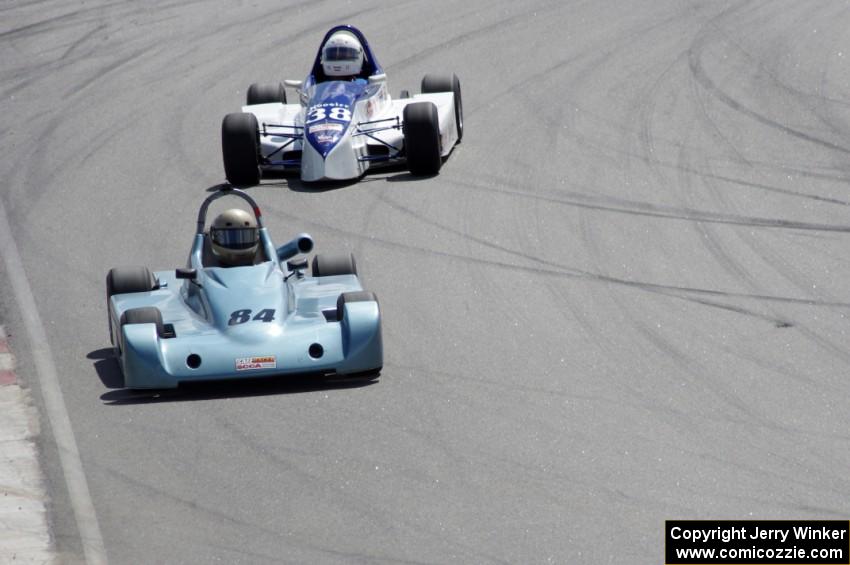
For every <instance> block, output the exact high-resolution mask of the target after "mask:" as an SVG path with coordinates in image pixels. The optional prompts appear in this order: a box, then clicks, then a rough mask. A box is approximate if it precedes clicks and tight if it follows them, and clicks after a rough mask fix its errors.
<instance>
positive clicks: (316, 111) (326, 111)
mask: <svg viewBox="0 0 850 565" xmlns="http://www.w3.org/2000/svg"><path fill="white" fill-rule="evenodd" d="M325 118H328V119H331V120H339V121H341V122H350V121H351V110H349V109H348V108H345V107H342V106H334V107H332V108H325V107H324V106H313V107H312V108H310V112H309V113H308V114H307V119H306V120H305V122H304V123H307V124H310V123H313V122H318V121H319V120H324V119H325Z"/></svg>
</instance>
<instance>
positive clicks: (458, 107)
mask: <svg viewBox="0 0 850 565" xmlns="http://www.w3.org/2000/svg"><path fill="white" fill-rule="evenodd" d="M430 92H452V93H454V95H455V121H456V123H457V141H458V143H460V140H461V139H463V98H461V95H460V79H458V78H457V75H456V74H454V73H452V75H451V76H449V75H425V76H424V77H423V78H422V93H423V94H427V93H430Z"/></svg>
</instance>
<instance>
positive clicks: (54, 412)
mask: <svg viewBox="0 0 850 565" xmlns="http://www.w3.org/2000/svg"><path fill="white" fill-rule="evenodd" d="M0 254H2V256H3V262H4V263H5V266H6V273H7V274H8V278H9V282H10V284H11V285H12V292H13V294H14V295H15V298H16V300H17V302H18V307H19V310H20V313H21V317H22V319H23V322H24V326H25V327H26V331H27V337H29V341H30V348H31V352H32V356H33V361H34V363H35V368H36V372H37V373H38V381H39V385H40V387H41V394H42V397H43V398H44V407H45V410H46V412H47V419H48V421H49V423H50V428H51V430H52V431H53V437H54V438H55V440H56V445H57V448H58V452H59V461H60V464H61V466H62V473H63V474H64V475H65V484H66V486H67V488H68V496H69V498H70V501H71V507H72V509H73V512H74V519H75V520H76V522H77V529H78V530H79V533H80V538H81V541H82V546H83V552H84V554H85V559H86V562H87V563H88V564H89V565H105V564H106V563H107V559H106V548H105V546H104V545H103V537H102V536H101V533H100V526H99V524H98V521H97V516H96V515H95V512H94V504H93V503H92V499H91V494H90V493H89V487H88V482H87V481H86V475H85V472H84V471H83V462H82V460H81V459H80V452H79V449H78V448H77V440H76V439H75V438H74V431H73V429H72V428H71V420H70V418H69V417H68V410H67V408H66V407H65V399H64V398H63V396H62V389H61V387H60V386H59V377H58V375H57V372H56V364H55V363H54V361H53V355H52V353H51V351H50V344H49V343H48V342H47V332H45V330H44V325H43V324H42V321H41V316H39V314H38V310H37V308H36V302H35V297H34V296H33V294H32V288H31V287H30V284H29V280H28V279H27V276H26V272H25V271H24V266H23V263H22V262H21V257H20V254H19V253H18V246H17V244H16V243H15V240H14V239H12V230H11V228H10V227H9V220H8V217H7V216H6V208H5V206H4V205H3V202H2V201H0Z"/></svg>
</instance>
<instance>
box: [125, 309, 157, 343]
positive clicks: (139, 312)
mask: <svg viewBox="0 0 850 565" xmlns="http://www.w3.org/2000/svg"><path fill="white" fill-rule="evenodd" d="M128 324H155V325H156V335H158V336H159V337H162V336H163V334H164V333H165V330H164V327H163V325H162V312H160V311H159V308H157V307H156V306H143V307H141V308H130V309H129V310H124V313H123V314H121V320H120V322H119V325H118V339H119V340H120V339H121V336H122V335H123V333H122V332H121V328H123V327H124V326H126V325H128ZM121 349H124V344H123V343H122V344H121Z"/></svg>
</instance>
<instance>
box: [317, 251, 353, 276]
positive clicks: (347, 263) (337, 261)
mask: <svg viewBox="0 0 850 565" xmlns="http://www.w3.org/2000/svg"><path fill="white" fill-rule="evenodd" d="M310 271H311V272H312V273H313V276H314V277H331V276H334V275H356V274H357V263H356V262H355V261H354V255H352V254H351V253H349V254H347V255H324V254H318V255H316V256H315V257H313V265H312V267H311V269H310Z"/></svg>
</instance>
